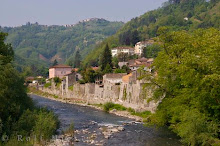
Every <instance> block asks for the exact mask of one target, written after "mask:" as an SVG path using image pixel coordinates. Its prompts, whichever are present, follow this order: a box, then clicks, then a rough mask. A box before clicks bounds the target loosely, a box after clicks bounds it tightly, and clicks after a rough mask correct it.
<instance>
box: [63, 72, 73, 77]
mask: <svg viewBox="0 0 220 146" xmlns="http://www.w3.org/2000/svg"><path fill="white" fill-rule="evenodd" d="M71 74H74V72H71V73H68V74H65V75H64V76H68V75H71Z"/></svg>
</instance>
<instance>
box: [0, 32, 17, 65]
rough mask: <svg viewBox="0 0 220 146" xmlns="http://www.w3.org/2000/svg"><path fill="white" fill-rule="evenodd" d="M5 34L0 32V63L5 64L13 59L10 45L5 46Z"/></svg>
mask: <svg viewBox="0 0 220 146" xmlns="http://www.w3.org/2000/svg"><path fill="white" fill-rule="evenodd" d="M6 36H7V34H6V33H2V32H0V61H1V62H0V63H1V64H7V63H10V62H11V61H12V60H13V59H14V51H13V49H12V47H11V45H10V44H5V43H4V40H5V37H6Z"/></svg>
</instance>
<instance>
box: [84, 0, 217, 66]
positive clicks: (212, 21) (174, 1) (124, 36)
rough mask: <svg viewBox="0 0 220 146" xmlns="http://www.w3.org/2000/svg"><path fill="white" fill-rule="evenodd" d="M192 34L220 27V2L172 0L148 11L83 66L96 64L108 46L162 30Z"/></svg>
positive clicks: (142, 37)
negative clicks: (200, 29) (160, 28)
mask: <svg viewBox="0 0 220 146" xmlns="http://www.w3.org/2000/svg"><path fill="white" fill-rule="evenodd" d="M162 26H166V27H169V28H170V30H171V31H172V30H173V31H176V30H187V31H193V30H195V29H198V28H209V27H214V28H218V29H219V28H220V1H219V0H210V1H207V0H169V1H167V2H165V3H164V4H163V5H162V7H161V8H158V9H156V10H153V11H149V12H147V13H145V14H143V15H142V16H140V17H137V18H134V19H132V20H131V21H129V22H128V23H126V24H125V25H124V26H123V28H122V29H120V30H119V31H118V32H117V33H116V34H115V35H113V36H111V37H109V38H107V39H106V40H105V41H103V43H102V44H101V45H99V46H97V47H96V49H94V51H93V52H92V53H91V54H89V55H88V56H87V57H86V59H85V62H84V64H97V62H98V59H97V58H99V54H100V52H102V51H103V47H104V45H105V44H106V43H108V44H109V46H110V48H112V47H115V46H120V45H131V46H134V44H135V43H136V42H138V41H143V40H145V39H149V38H153V37H155V36H157V30H158V28H159V27H162Z"/></svg>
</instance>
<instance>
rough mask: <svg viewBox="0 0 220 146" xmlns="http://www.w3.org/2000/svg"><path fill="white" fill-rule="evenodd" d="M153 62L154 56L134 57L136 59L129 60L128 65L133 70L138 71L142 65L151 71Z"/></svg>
mask: <svg viewBox="0 0 220 146" xmlns="http://www.w3.org/2000/svg"><path fill="white" fill-rule="evenodd" d="M152 63H153V58H149V59H147V58H144V57H142V58H140V59H134V60H129V61H128V67H129V68H130V69H131V70H132V71H137V70H138V69H139V68H140V67H143V68H144V70H146V71H149V72H151V70H152V69H151V68H150V66H151V64H152Z"/></svg>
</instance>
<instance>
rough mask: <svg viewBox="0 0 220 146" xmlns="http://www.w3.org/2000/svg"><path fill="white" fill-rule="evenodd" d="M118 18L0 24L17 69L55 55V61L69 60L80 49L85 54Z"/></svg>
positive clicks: (113, 29) (114, 26) (113, 28)
mask: <svg viewBox="0 0 220 146" xmlns="http://www.w3.org/2000/svg"><path fill="white" fill-rule="evenodd" d="M122 25H123V23H122V22H110V21H107V20H104V19H98V18H92V19H88V20H84V21H81V22H79V23H77V24H76V25H69V26H56V25H54V26H46V25H39V24H38V23H35V24H31V23H27V24H26V25H23V26H20V27H0V31H2V32H6V33H8V34H9V35H8V37H7V40H6V42H7V43H11V44H12V46H13V49H14V51H15V55H16V58H15V59H16V61H15V64H17V68H18V70H22V67H23V66H24V65H29V66H33V65H34V66H35V67H37V68H39V66H49V65H50V63H51V62H53V61H54V60H55V59H56V60H57V61H58V62H59V63H65V62H66V63H68V62H73V60H74V58H73V56H74V53H75V52H76V50H77V49H80V54H81V55H82V57H84V56H86V55H87V54H88V53H89V52H90V50H92V49H93V48H94V46H95V45H97V44H98V43H100V42H101V41H102V40H104V39H105V38H107V37H108V36H111V35H113V34H115V33H116V32H117V30H118V29H119V28H121V27H122Z"/></svg>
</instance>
